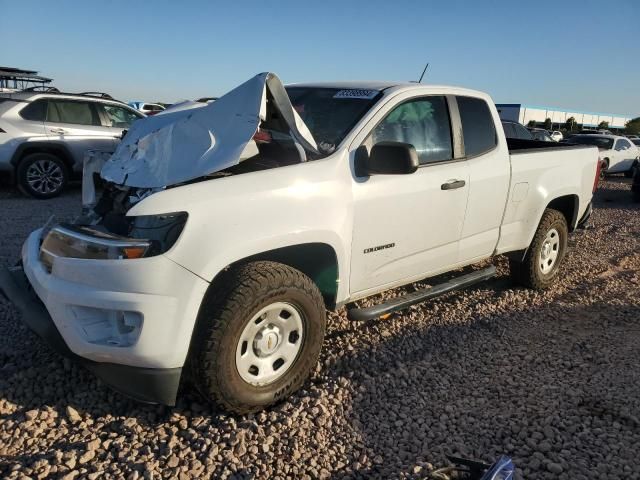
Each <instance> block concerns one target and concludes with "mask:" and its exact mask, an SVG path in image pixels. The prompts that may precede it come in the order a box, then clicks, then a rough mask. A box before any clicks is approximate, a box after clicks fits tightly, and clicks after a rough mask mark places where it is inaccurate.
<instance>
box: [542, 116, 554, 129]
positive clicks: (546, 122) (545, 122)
mask: <svg viewBox="0 0 640 480" xmlns="http://www.w3.org/2000/svg"><path fill="white" fill-rule="evenodd" d="M552 126H553V125H552V123H551V119H550V118H547V119H546V120H545V121H544V129H545V130H551V127H552Z"/></svg>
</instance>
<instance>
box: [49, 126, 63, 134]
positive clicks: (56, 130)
mask: <svg viewBox="0 0 640 480" xmlns="http://www.w3.org/2000/svg"><path fill="white" fill-rule="evenodd" d="M49 131H50V132H51V133H59V134H60V135H64V134H65V133H67V131H66V130H65V129H64V128H50V129H49Z"/></svg>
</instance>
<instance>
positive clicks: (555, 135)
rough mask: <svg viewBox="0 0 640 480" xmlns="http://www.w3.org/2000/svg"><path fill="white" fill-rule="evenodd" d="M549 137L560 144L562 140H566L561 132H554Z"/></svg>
mask: <svg viewBox="0 0 640 480" xmlns="http://www.w3.org/2000/svg"><path fill="white" fill-rule="evenodd" d="M549 136H550V137H551V139H552V140H553V141H554V142H559V141H560V140H562V139H563V138H564V135H562V132H561V131H559V130H554V131H553V132H551V133H550V134H549Z"/></svg>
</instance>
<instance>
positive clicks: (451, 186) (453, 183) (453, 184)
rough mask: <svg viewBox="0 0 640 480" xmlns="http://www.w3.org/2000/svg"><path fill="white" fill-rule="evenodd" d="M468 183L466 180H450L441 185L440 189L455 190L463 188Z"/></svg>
mask: <svg viewBox="0 0 640 480" xmlns="http://www.w3.org/2000/svg"><path fill="white" fill-rule="evenodd" d="M466 184H467V182H465V181H464V180H450V181H448V182H446V183H443V184H442V185H440V190H455V189H456V188H462V187H464V186H465V185H466Z"/></svg>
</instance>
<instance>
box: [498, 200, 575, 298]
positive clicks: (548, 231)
mask: <svg viewBox="0 0 640 480" xmlns="http://www.w3.org/2000/svg"><path fill="white" fill-rule="evenodd" d="M568 236H569V229H568V227H567V220H566V219H565V217H564V215H563V214H562V213H560V212H559V211H557V210H553V209H547V210H545V212H544V214H543V215H542V219H541V220H540V225H538V230H536V234H535V235H534V237H533V241H532V242H531V245H530V246H529V249H528V250H527V254H526V255H525V258H524V260H523V261H522V262H518V261H515V260H511V261H510V264H509V266H510V269H511V277H512V278H513V279H514V280H515V281H516V282H517V283H519V284H520V285H523V286H525V287H529V288H533V289H535V290H542V289H545V288H548V287H550V286H551V285H552V284H553V282H554V280H555V278H556V276H557V274H558V269H559V268H560V265H561V264H562V261H563V260H564V257H565V254H566V250H567V238H568Z"/></svg>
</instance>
